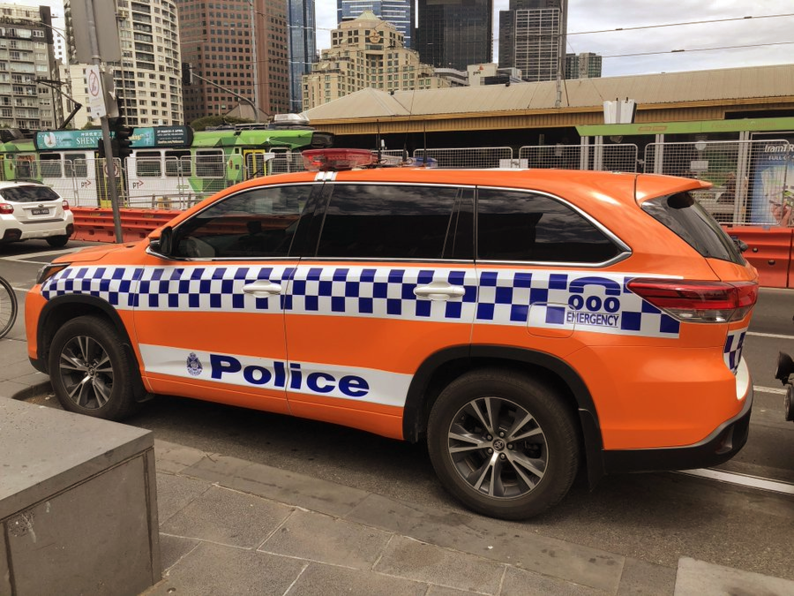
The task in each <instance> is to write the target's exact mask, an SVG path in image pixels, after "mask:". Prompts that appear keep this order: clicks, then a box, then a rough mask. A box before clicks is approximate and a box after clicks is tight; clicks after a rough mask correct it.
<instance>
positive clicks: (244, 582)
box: [146, 543, 363, 596]
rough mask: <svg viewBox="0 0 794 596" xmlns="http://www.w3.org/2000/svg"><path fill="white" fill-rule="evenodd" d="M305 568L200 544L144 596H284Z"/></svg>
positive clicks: (280, 559) (296, 563)
mask: <svg viewBox="0 0 794 596" xmlns="http://www.w3.org/2000/svg"><path fill="white" fill-rule="evenodd" d="M305 567H306V563H304V562H303V561H296V560H295V559H288V558H285V557H276V556H274V555H267V554H265V553H259V552H256V551H251V550H241V549H239V548H235V547H231V546H222V545H219V544H207V543H201V544H200V545H199V546H198V547H196V548H195V549H194V550H193V551H191V552H190V553H189V554H188V555H187V556H185V557H184V558H183V559H182V560H180V561H179V562H178V563H177V564H176V565H174V566H173V567H172V568H171V569H170V570H169V571H168V573H167V574H166V577H165V579H164V580H163V581H162V582H161V583H160V584H158V585H157V586H156V587H155V588H154V589H152V590H149V591H148V592H147V593H146V596H175V595H179V594H182V595H184V596H211V595H220V594H235V595H238V594H240V595H242V594H250V595H252V596H253V595H255V596H283V594H285V593H286V592H287V589H288V588H289V587H290V584H292V582H294V581H295V579H296V578H297V577H298V576H299V575H300V573H301V571H302V570H303V569H304V568H305ZM362 593H363V592H362ZM293 594H294V592H293V591H290V596H292V595H293ZM315 594H327V592H315Z"/></svg>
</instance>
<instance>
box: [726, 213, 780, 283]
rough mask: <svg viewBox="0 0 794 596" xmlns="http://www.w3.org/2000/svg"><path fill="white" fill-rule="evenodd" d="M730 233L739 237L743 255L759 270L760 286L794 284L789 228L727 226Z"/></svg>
mask: <svg viewBox="0 0 794 596" xmlns="http://www.w3.org/2000/svg"><path fill="white" fill-rule="evenodd" d="M725 231H726V232H727V233H728V235H729V236H733V237H736V238H739V239H740V240H741V241H743V242H744V243H745V244H747V250H746V251H745V252H744V258H745V259H747V261H748V262H749V263H750V264H751V265H753V266H754V267H755V268H756V269H758V277H759V281H760V283H761V286H763V287H765V288H792V287H794V267H792V257H794V253H792V242H794V230H792V229H791V228H770V229H764V228H751V227H726V228H725Z"/></svg>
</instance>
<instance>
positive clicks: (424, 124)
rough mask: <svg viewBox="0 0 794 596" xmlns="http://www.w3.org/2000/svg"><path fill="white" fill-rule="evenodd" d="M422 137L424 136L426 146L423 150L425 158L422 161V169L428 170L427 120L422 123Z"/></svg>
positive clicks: (423, 140)
mask: <svg viewBox="0 0 794 596" xmlns="http://www.w3.org/2000/svg"><path fill="white" fill-rule="evenodd" d="M422 136H423V139H422V142H423V143H424V146H425V148H424V150H423V152H424V158H423V159H422V167H423V168H426V167H427V120H424V121H423V122H422Z"/></svg>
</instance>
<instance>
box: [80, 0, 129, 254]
mask: <svg viewBox="0 0 794 596" xmlns="http://www.w3.org/2000/svg"><path fill="white" fill-rule="evenodd" d="M86 13H87V14H88V41H89V43H90V44H91V56H92V58H93V60H94V66H99V67H101V66H102V58H100V56H99V39H98V37H97V32H96V17H95V16H94V0H86ZM123 64H124V60H123V58H122V68H123ZM101 81H102V77H100V84H101ZM104 96H105V92H104V88H103V90H102V98H103V101H104ZM106 109H107V106H106ZM100 122H101V123H102V143H103V144H104V146H105V169H106V170H107V176H108V186H109V189H108V190H109V193H108V194H109V195H110V206H111V207H112V208H113V228H114V230H115V233H116V243H117V244H121V243H122V241H123V237H122V234H121V213H120V212H119V195H118V189H117V188H116V167H115V165H116V164H115V161H114V160H113V146H112V145H111V143H110V124H109V123H108V117H107V114H105V115H104V116H102V117H101V118H100ZM108 160H109V161H108Z"/></svg>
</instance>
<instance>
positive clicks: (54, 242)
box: [47, 236, 69, 248]
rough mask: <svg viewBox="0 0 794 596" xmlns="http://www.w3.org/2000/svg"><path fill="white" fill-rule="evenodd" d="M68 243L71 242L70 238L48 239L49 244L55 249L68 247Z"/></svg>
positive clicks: (56, 237)
mask: <svg viewBox="0 0 794 596" xmlns="http://www.w3.org/2000/svg"><path fill="white" fill-rule="evenodd" d="M67 242H69V236H50V237H49V238H47V244H49V245H50V246H52V247H53V248H61V247H63V246H66V243H67Z"/></svg>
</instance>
